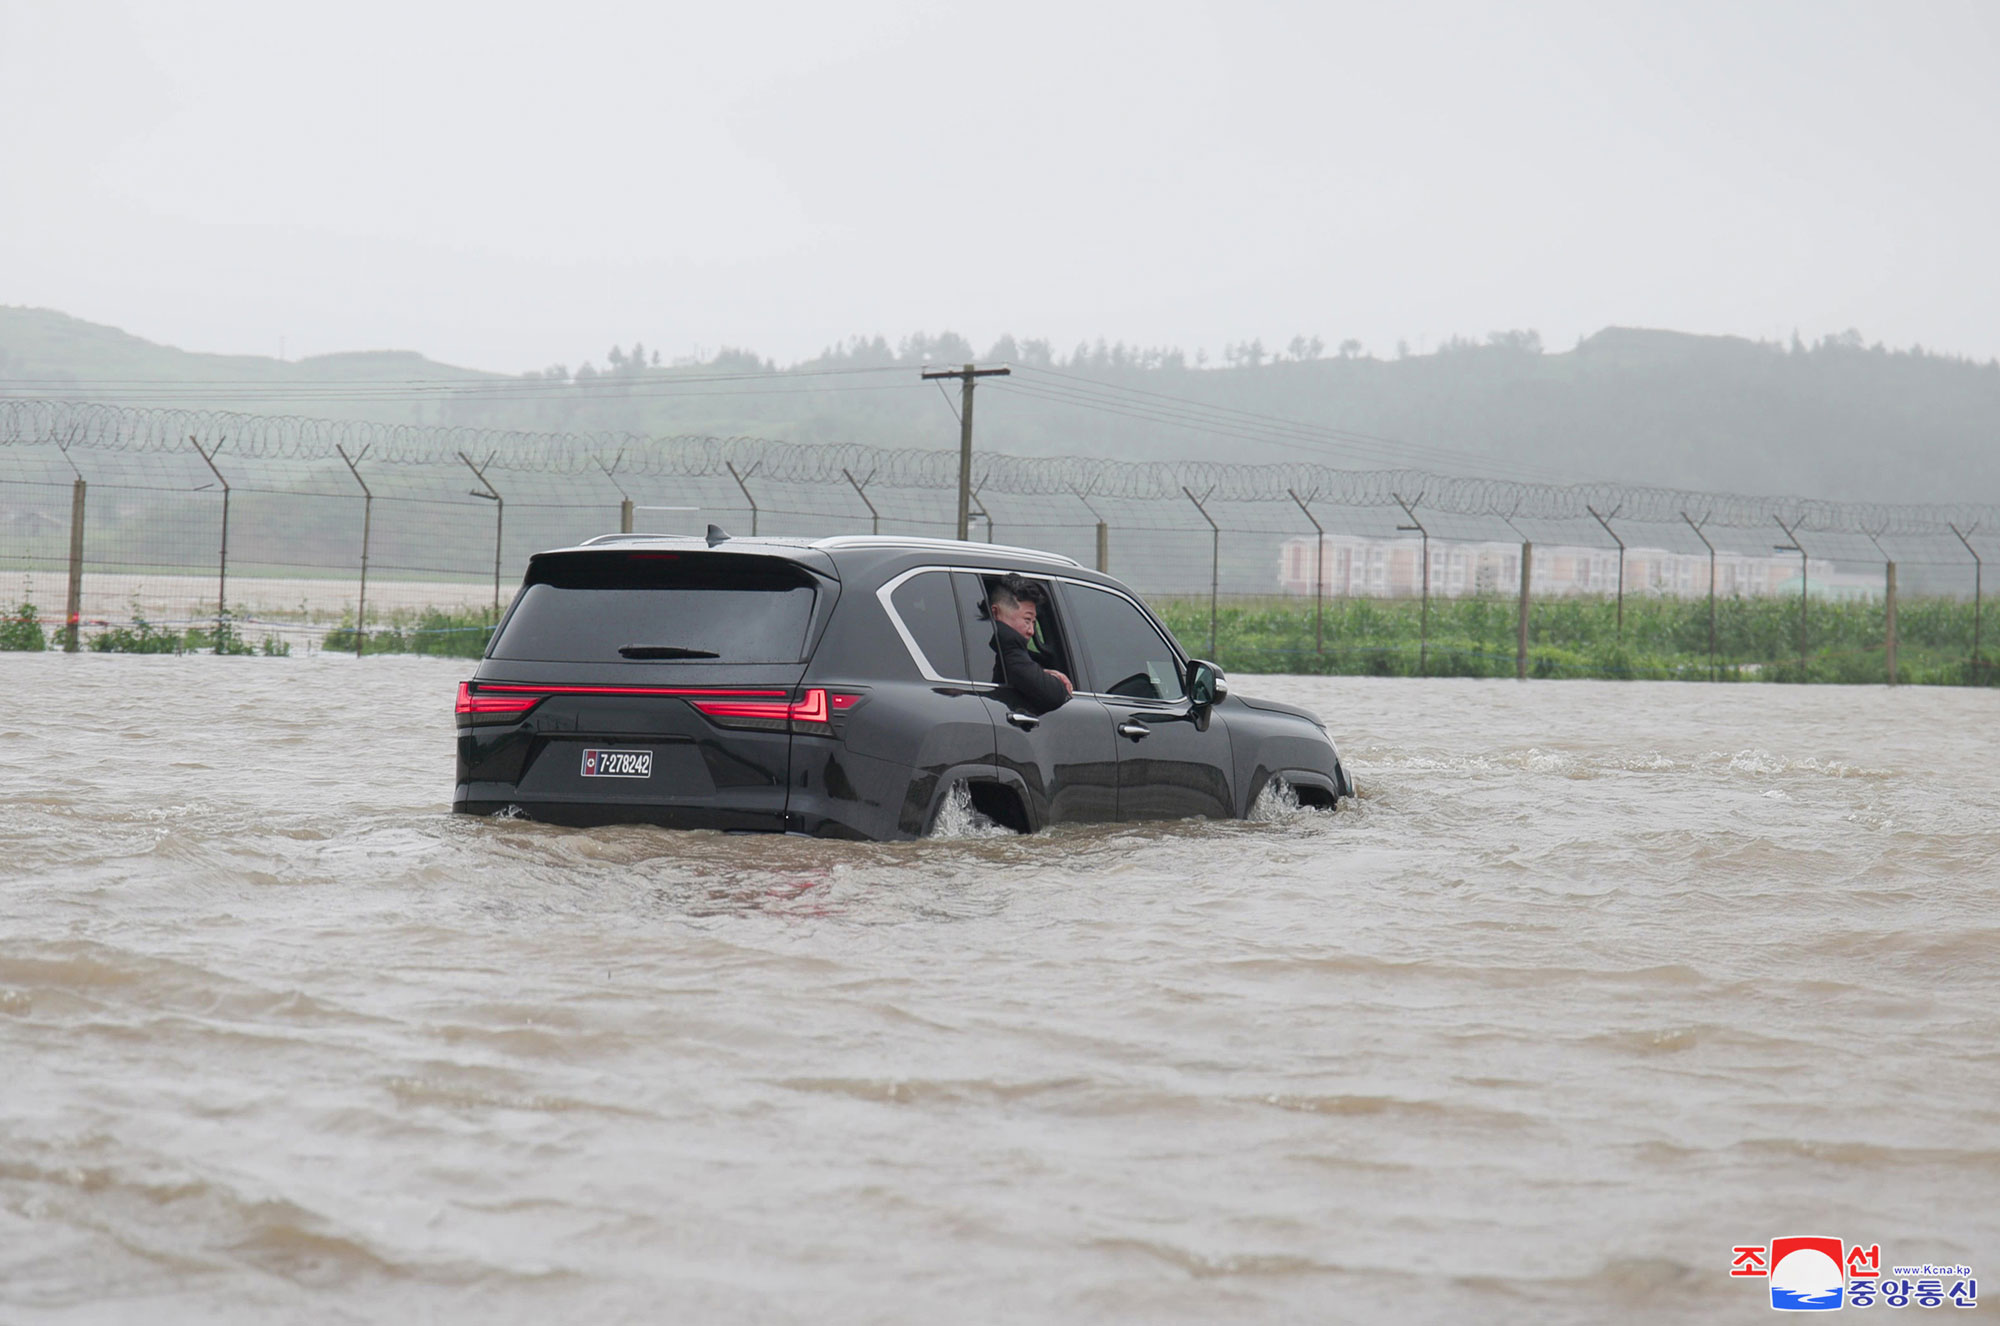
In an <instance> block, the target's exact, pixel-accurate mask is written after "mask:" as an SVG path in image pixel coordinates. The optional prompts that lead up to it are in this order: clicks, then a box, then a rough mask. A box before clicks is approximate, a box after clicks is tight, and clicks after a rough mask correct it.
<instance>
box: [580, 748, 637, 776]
mask: <svg viewBox="0 0 2000 1326" xmlns="http://www.w3.org/2000/svg"><path fill="white" fill-rule="evenodd" d="M583 776H584V777H585V778H651V777H652V776H653V752H651V751H649V750H586V751H585V752H584V753H583Z"/></svg>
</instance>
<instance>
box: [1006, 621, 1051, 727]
mask: <svg viewBox="0 0 2000 1326" xmlns="http://www.w3.org/2000/svg"><path fill="white" fill-rule="evenodd" d="M993 652H994V653H995V654H996V655H997V657H996V658H995V659H994V660H993V680H994V681H996V682H998V683H999V684H1000V685H1002V686H1011V687H1013V688H1014V689H1015V690H1016V691H1018V692H1019V693H1020V696H1021V698H1022V699H1023V700H1025V701H1027V703H1028V707H1029V708H1031V709H1033V710H1034V711H1035V712H1036V713H1038V714H1046V713H1047V712H1048V711H1049V710H1051V709H1059V708H1061V707H1062V705H1063V702H1064V701H1066V700H1068V699H1069V692H1068V691H1067V690H1064V689H1063V684H1062V683H1061V682H1059V681H1057V680H1056V679H1055V678H1054V677H1051V676H1050V675H1049V671H1048V669H1047V668H1045V667H1043V666H1042V662H1041V660H1040V659H1038V658H1036V657H1035V652H1034V650H1032V649H1031V648H1029V646H1028V642H1027V641H1026V640H1025V639H1023V638H1022V636H1021V633H1020V632H1019V631H1017V630H1015V629H1014V628H1013V627H1011V626H1008V625H1006V624H1005V623H1004V622H994V623H993Z"/></svg>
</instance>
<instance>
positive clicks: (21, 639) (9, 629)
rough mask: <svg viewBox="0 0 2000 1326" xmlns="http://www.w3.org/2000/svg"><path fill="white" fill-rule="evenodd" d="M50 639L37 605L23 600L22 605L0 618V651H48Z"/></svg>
mask: <svg viewBox="0 0 2000 1326" xmlns="http://www.w3.org/2000/svg"><path fill="white" fill-rule="evenodd" d="M48 647H49V638H48V635H47V634H46V633H44V632H43V630H42V619H41V615H40V614H39V613H38V612H37V611H36V610H35V605H34V604H32V603H30V602H28V601H27V600H26V599H22V600H21V602H20V605H19V606H18V607H16V608H15V609H14V611H13V612H12V613H10V614H8V615H7V616H6V617H4V618H0V650H16V651H22V650H26V651H33V650H41V649H47V648H48Z"/></svg>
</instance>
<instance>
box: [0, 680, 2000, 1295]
mask: <svg viewBox="0 0 2000 1326" xmlns="http://www.w3.org/2000/svg"><path fill="white" fill-rule="evenodd" d="M467 671H468V665H467V664H465V663H463V662H455V661H441V660H429V659H410V658H370V659H367V660H362V661H359V662H357V661H355V660H352V659H346V658H329V657H313V658H297V659H235V658H224V659H217V658H208V657H190V658H180V659H176V658H146V657H116V656H80V657H62V656H55V655H0V684H4V687H5V693H6V694H7V695H8V696H9V698H10V700H11V703H10V704H9V705H8V706H7V712H6V714H5V715H4V716H0V1319H4V1320H6V1321H9V1322H40V1321H51V1322H95V1321H126V1320H139V1319H151V1320H201V1321H218V1322H243V1323H253V1322H254V1323H262V1322H268V1321H275V1320H283V1321H287V1322H318V1321H326V1322H345V1321H386V1320H436V1321H454V1322H456V1321H477V1322H481V1323H492V1322H511V1321H536V1322H540V1321H548V1320H571V1321H575V1320H595V1321H607V1322H608V1321H627V1320H630V1321H664V1320H689V1321H742V1322H765V1321H769V1322H811V1323H816V1324H819V1323H827V1322H911V1323H917V1322H923V1323H933V1322H940V1321H1021V1322H1030V1321H1033V1322H1041V1321H1102V1320H1126V1321H1134V1322H1171V1321H1186V1322H1209V1321H1219V1320H1230V1321H1301V1320H1313V1321H1340V1320H1401V1321H1419V1322H1421V1321H1467V1320H1496V1321H1579V1322H1582V1321H1605V1320H1628V1321H1648V1320H1659V1321H1680V1320H1690V1319H1703V1320H1744V1321H1751V1320H1760V1319H1763V1314H1767V1313H1768V1312H1769V1307H1768V1303H1769V1298H1768V1295H1767V1293H1766V1289H1765V1282H1764V1281H1762V1280H1743V1279H1731V1278H1730V1276H1729V1270H1730V1267H1731V1249H1732V1247H1733V1246H1734V1245H1740V1244H1764V1243H1768V1242H1769V1240H1770V1239H1771V1238H1773V1237H1774V1236H1780V1235H1794V1234H1827V1235H1834V1236H1837V1237H1840V1238H1843V1239H1845V1240H1846V1241H1847V1242H1849V1243H1854V1242H1860V1243H1864V1244H1867V1243H1879V1244H1880V1246H1881V1248H1882V1252H1883V1263H1884V1266H1885V1269H1886V1267H1887V1266H1888V1265H1889V1264H1891V1263H1892V1262H1894V1263H1905V1262H1913V1261H1914V1262H1922V1261H1931V1262H1939V1261H1943V1260H1946V1259H1954V1260H1956V1261H1959V1262H1965V1263H1968V1264H1970V1265H1971V1266H1972V1267H1973V1269H1974V1271H1975V1272H1976V1273H1978V1275H1979V1278H1980V1279H1981V1280H1982V1281H1990V1282H1991V1283H1992V1284H1993V1285H1994V1287H1995V1288H1994V1290H1993V1291H1989V1292H2000V1214H1996V1205H1995V1203H1994V1201H1993V1194H1994V1192H1995V1190H1996V1188H2000V1140H1996V1139H2000V1046H1996V1043H1995V1038H1994V1033H1995V1028H1996V1025H2000V921H1996V901H2000V896H1997V895H2000V762H1997V761H1996V760H1995V759H1994V744H1993V734H1994V733H1995V732H2000V695H1996V694H1993V693H1980V692H1976V691H1968V690H1917V689H1903V690H1897V691H1889V690H1885V689H1882V688H1873V689H1847V688H1840V687H1827V686H1815V687H1801V688H1787V687H1778V686H1740V687H1731V686H1702V685H1687V686H1681V685H1668V684H1644V683H1639V684H1618V683H1592V682H1560V683H1556V682H1538V683H1536V684H1535V685H1533V686H1531V687H1524V686H1518V685H1515V684H1513V683H1508V682H1454V681H1422V682H1420V681H1385V680H1370V679H1358V678H1335V679H1302V678H1259V677H1243V678H1237V679H1235V684H1236V685H1237V687H1238V689H1239V690H1242V691H1245V692H1249V693H1257V694H1266V695H1269V696H1271V697H1273V698H1276V699H1282V700H1288V701H1293V702H1296V703H1301V704H1305V705H1307V706H1309V707H1311V708H1314V709H1315V710H1317V711H1318V712H1320V713H1321V714H1322V715H1323V716H1324V717H1325V718H1327V719H1328V721H1329V723H1330V726H1331V727H1332V729H1333V731H1334V733H1335V735H1336V737H1337V738H1338V739H1339V740H1340V741H1341V743H1342V750H1343V753H1344V754H1345V756H1346V757H1347V759H1348V760H1349V762H1350V763H1351V764H1352V766H1353V767H1354V769H1355V770H1356V772H1357V774H1358V776H1359V778H1360V780H1361V784H1362V788H1363V793H1364V795H1363V799H1362V801H1361V803H1360V804H1359V805H1358V806H1354V807H1350V808H1346V809H1343V810H1342V811H1341V812H1340V813H1338V814H1336V815H1333V816H1330V817H1326V816H1314V815H1311V814H1304V815H1300V814H1296V813H1294V814H1292V815H1287V816H1281V817H1279V818H1278V819H1276V820H1275V821H1272V822H1263V823H1231V824H1205V823H1187V824H1175V825H1149V826H1115V827H1099V828H1091V829H1083V830H1071V831H1060V832H1055V833H1051V834H1046V835H1042V836H1039V837H1035V838H1029V839H1018V838H1013V837H1007V836H997V837H996V836H988V835H981V834H978V833H977V832H973V833H970V834H969V835H968V836H964V837H960V838H956V839H952V840H945V841H931V842H924V843H913V844H900V845H884V846H868V845H855V844H846V843H822V842H813V841H805V840H798V839H783V838H733V837H721V836H715V835H708V834H675V833H667V832H661V831H656V830H652V829H644V828H622V829H612V830H592V831H575V830H566V829H559V828H551V827H546V826H540V825H535V824H529V823H521V822H500V821H476V820H469V819H463V818H454V817H452V816H450V815H449V814H447V813H446V808H447V803H448V799H449V796H450V791H451V789H450V781H451V756H452V750H451V747H452V733H453V729H452V718H451V702H452V694H453V689H454V685H455V683H456V682H457V681H458V679H459V678H460V677H461V676H462V675H465V674H466V672H467Z"/></svg>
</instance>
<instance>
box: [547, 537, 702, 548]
mask: <svg viewBox="0 0 2000 1326" xmlns="http://www.w3.org/2000/svg"><path fill="white" fill-rule="evenodd" d="M660 539H685V540H687V541H688V542H690V543H696V542H699V541H700V539H699V536H697V535H693V534H593V535H592V536H591V537H589V538H587V539H584V540H583V541H581V542H580V543H577V544H574V545H572V546H574V547H578V548H588V547H591V546H592V545H594V544H599V543H647V542H657V541H658V540H660Z"/></svg>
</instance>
